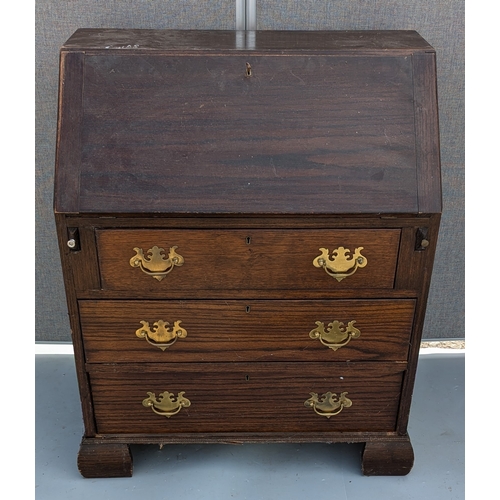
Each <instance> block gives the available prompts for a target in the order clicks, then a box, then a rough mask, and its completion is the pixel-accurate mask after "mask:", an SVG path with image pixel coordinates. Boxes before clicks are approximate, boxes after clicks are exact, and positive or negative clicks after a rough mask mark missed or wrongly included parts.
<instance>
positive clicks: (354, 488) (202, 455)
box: [35, 349, 465, 500]
mask: <svg viewBox="0 0 500 500" xmlns="http://www.w3.org/2000/svg"><path fill="white" fill-rule="evenodd" d="M421 352H422V354H421V357H420V364H419V368H418V372H417V380H416V385H415V392H414V399H413V406H412V413H411V418H410V426H409V432H410V437H411V439H412V444H413V448H414V451H415V466H414V468H413V470H412V471H411V473H410V474H409V475H408V476H404V477H364V476H362V475H361V469H360V453H361V445H359V444H336V445H326V444H302V445H296V444H284V445H265V444H259V445H243V446H234V445H172V446H164V447H163V448H162V449H159V447H158V446H133V447H132V448H131V449H132V453H133V458H134V475H133V477H132V478H124V479H83V478H82V477H81V476H80V475H79V473H78V470H77V468H76V456H77V452H78V449H79V444H80V439H81V436H82V431H83V424H82V419H81V412H80V404H79V398H78V393H77V383H76V377H75V370H74V366H73V357H72V355H71V354H37V355H36V477H35V486H36V490H35V493H36V499H37V500H59V499H61V500H72V499H86V500H87V499H89V498H95V499H99V500H101V499H105V500H114V499H120V500H128V499H134V500H136V499H139V498H147V499H148V500H163V499H167V498H169V499H170V498H183V499H187V498H189V499H191V500H208V499H210V500H212V499H213V500H235V499H241V500H267V499H269V500H281V499H283V500H295V499H301V500H302V499H303V500H309V499H313V498H314V500H323V499H324V500H326V499H328V500H332V499H334V500H337V499H338V500H362V499H365V498H366V499H368V498H369V499H370V500H393V499H394V500H406V499H408V500H410V499H415V500H424V499H425V500H462V499H463V498H464V496H465V493H464V491H465V486H464V462H465V459H464V440H465V438H464V411H465V397H464V371H465V351H464V350H457V349H451V350H450V349H446V350H442V349H441V350H440V349H423V350H422V351H421Z"/></svg>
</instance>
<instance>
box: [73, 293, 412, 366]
mask: <svg viewBox="0 0 500 500" xmlns="http://www.w3.org/2000/svg"><path fill="white" fill-rule="evenodd" d="M79 308H80V316H81V327H82V332H83V338H84V344H85V354H86V359H87V361H88V362H90V363H130V362H186V361H188V362H190V361H195V362H207V361H209V362H216V361H273V360H275V361H337V360H339V361H346V360H353V361H354V360H394V361H397V360H400V361H403V360H405V359H406V356H407V352H408V346H409V342H410V333H411V328H412V322H413V315H414V308H415V301H414V300H409V299H408V300H406V299H405V300H403V299H401V300H316V301H303V300H292V301H280V300H276V301H264V300H261V301H258V300H254V301H237V300H235V301H174V300H172V301H95V300H84V301H80V302H79Z"/></svg>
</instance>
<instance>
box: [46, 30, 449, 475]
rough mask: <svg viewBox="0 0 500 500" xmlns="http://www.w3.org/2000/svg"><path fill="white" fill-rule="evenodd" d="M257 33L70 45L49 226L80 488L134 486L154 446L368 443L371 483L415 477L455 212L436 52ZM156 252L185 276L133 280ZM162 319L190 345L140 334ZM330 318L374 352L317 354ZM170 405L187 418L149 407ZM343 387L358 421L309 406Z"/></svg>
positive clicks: (103, 38)
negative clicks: (442, 257) (444, 218)
mask: <svg viewBox="0 0 500 500" xmlns="http://www.w3.org/2000/svg"><path fill="white" fill-rule="evenodd" d="M242 35H243V33H242V32H239V33H238V32H231V31H225V32H220V31H171V30H164V31H159V30H115V29H82V30H78V31H77V32H76V33H75V34H74V36H73V37H71V39H70V40H69V41H68V42H67V43H66V44H65V46H64V47H63V48H62V50H61V67H60V68H61V75H60V93H59V105H60V109H59V120H58V137H57V159H56V173H55V191H54V209H55V216H56V228H57V234H58V241H59V246H60V255H61V262H62V269H63V274H64V283H65V287H66V294H67V301H68V311H69V318H70V324H71V329H72V339H73V343H74V351H75V362H76V369H77V376H78V384H79V389H80V397H81V401H82V411H83V420H84V426H85V430H84V438H83V440H82V445H81V450H80V453H79V458H78V466H79V469H80V471H81V473H82V475H83V476H84V477H121V476H130V475H131V474H132V458H131V455H130V450H129V447H128V446H129V444H141V443H157V444H167V443H249V442H289V443H290V442H329V443H334V442H358V443H363V442H365V443H366V446H365V449H364V453H363V459H362V468H363V473H364V474H365V475H381V474H384V475H404V474H407V473H408V472H409V470H410V469H411V467H412V465H413V450H412V447H411V443H410V440H409V437H408V435H407V426H408V418H409V413H410V406H411V397H412V391H413V386H414V381H415V373H416V369H417V363H418V354H419V345H420V340H421V336H422V329H423V324H424V319H425V309H426V302H427V297H428V290H429V285H430V280H431V274H432V264H433V260H434V253H435V251H436V243H437V238H438V229H439V221H440V211H441V185H440V168H439V135H438V121H437V120H438V117H437V109H438V108H437V97H436V69H435V53H434V49H433V48H432V47H431V46H430V45H429V44H428V43H427V42H426V41H425V40H423V39H422V38H421V37H420V36H419V35H418V34H417V33H416V32H414V31H349V32H345V31H343V32H328V31H324V32H297V31H294V32H257V33H256V36H255V39H252V37H245V36H242ZM252 40H253V41H252ZM248 66H250V67H251V69H252V75H251V76H248V75H247V73H246V70H247V68H248ZM422 227H425V228H426V239H427V240H428V241H429V245H428V246H427V247H425V248H423V247H422V246H421V245H418V244H417V237H418V236H417V235H418V230H419V228H422ZM68 228H72V230H74V231H77V234H78V237H79V243H80V247H79V248H78V249H75V250H71V249H70V248H69V247H68V246H67V239H68V234H69V233H68ZM154 245H157V246H160V247H163V248H165V250H167V251H168V249H169V248H170V247H171V246H174V245H175V246H177V247H178V248H177V251H178V253H179V254H181V255H182V256H183V257H184V259H185V261H184V265H183V266H182V267H176V268H175V269H174V270H173V271H172V272H171V273H170V274H168V275H167V276H166V277H165V279H164V280H163V281H160V282H159V281H156V280H154V279H153V278H152V277H151V276H147V275H146V274H144V273H142V272H141V270H140V269H138V268H133V267H131V266H130V264H129V261H130V259H131V257H133V256H134V255H135V252H134V250H133V249H134V247H138V248H142V249H143V250H144V252H147V250H148V249H149V248H151V247H153V246H154ZM340 246H344V247H346V248H349V249H350V250H351V251H354V250H355V249H356V248H357V247H363V250H362V254H363V255H364V256H365V257H366V258H367V260H368V265H367V266H366V267H365V268H362V269H358V270H357V271H356V273H355V274H353V275H352V276H350V277H347V278H345V279H344V280H343V281H341V282H337V281H336V280H335V279H334V278H332V277H330V276H328V275H327V273H326V272H325V271H324V270H323V269H318V268H315V267H314V266H313V265H312V261H313V259H314V258H315V257H317V256H318V255H319V253H320V251H319V249H320V248H321V247H325V248H328V249H329V250H330V252H331V251H333V250H334V249H335V248H338V247H340ZM160 319H161V320H163V321H168V322H170V323H173V322H174V321H176V320H181V321H182V326H183V327H185V328H186V329H187V331H188V335H187V337H186V338H183V339H179V340H177V342H176V343H175V344H174V345H172V346H171V347H169V348H168V349H166V350H165V351H161V350H160V349H158V348H157V347H154V346H151V345H150V344H148V343H147V342H146V341H145V340H144V339H140V338H138V337H137V336H136V335H135V331H136V330H137V329H139V327H140V326H141V324H140V321H148V322H149V323H150V324H153V323H154V322H155V321H158V320H160ZM334 320H338V321H342V322H343V323H344V324H347V323H348V322H349V321H352V320H354V321H356V323H355V326H356V327H357V328H359V329H360V331H361V336H360V337H359V338H357V339H352V340H351V342H350V343H349V344H347V345H346V346H344V347H342V348H340V349H339V350H337V351H333V350H331V349H329V348H328V347H326V346H324V345H322V344H321V343H320V342H319V341H318V340H317V339H311V338H310V337H309V332H310V331H311V330H312V329H313V328H314V327H315V322H316V321H323V322H325V323H328V322H331V321H334ZM164 391H169V392H172V393H174V395H177V393H178V392H180V391H185V396H186V397H188V398H189V399H190V401H191V405H190V406H189V407H186V408H183V409H182V410H181V411H180V412H179V414H177V415H174V416H172V417H171V418H165V417H162V416H159V415H156V414H155V413H154V412H152V410H151V409H150V408H146V407H144V406H143V405H142V401H143V399H145V398H146V397H147V392H154V393H155V394H156V395H157V396H159V394H160V393H162V392H164ZM327 391H331V392H335V393H337V394H339V393H341V392H347V393H348V395H347V397H348V398H350V399H351V400H352V402H353V404H352V406H351V407H349V408H344V409H343V410H342V412H340V413H339V414H338V415H336V416H332V417H331V418H330V419H327V418H325V417H323V416H320V415H317V414H316V413H314V411H313V410H312V409H311V408H306V407H305V406H304V401H305V400H306V399H308V398H309V396H310V393H311V392H316V393H318V394H319V395H322V394H324V393H326V392H327Z"/></svg>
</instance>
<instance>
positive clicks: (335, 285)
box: [97, 229, 400, 297]
mask: <svg viewBox="0 0 500 500" xmlns="http://www.w3.org/2000/svg"><path fill="white" fill-rule="evenodd" d="M399 240H400V230H399V229H380V230H276V231H270V230H248V231H246V230H141V229H137V230H136V229H133V230H118V229H117V230H98V231H97V244H98V254H99V266H100V272H101V286H102V288H103V289H105V290H117V291H118V290H119V291H128V292H130V293H133V294H134V297H137V296H144V297H147V296H151V294H153V295H154V296H158V297H162V296H169V297H171V296H172V297H176V296H177V297H180V296H183V295H185V292H187V291H190V290H204V291H206V293H207V294H209V293H210V291H211V290H213V291H215V290H218V291H220V290H227V291H231V290H281V289H284V290H286V289H291V290H293V289H294V290H325V291H331V290H346V289H352V288H354V289H359V288H374V289H390V288H393V287H394V276H395V270H396V263H397V257H398V249H399Z"/></svg>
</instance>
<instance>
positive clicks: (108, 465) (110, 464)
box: [78, 439, 132, 478]
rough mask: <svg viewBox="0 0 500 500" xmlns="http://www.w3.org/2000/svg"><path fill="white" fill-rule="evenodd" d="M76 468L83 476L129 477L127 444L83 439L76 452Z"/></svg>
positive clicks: (130, 462) (130, 459)
mask: <svg viewBox="0 0 500 500" xmlns="http://www.w3.org/2000/svg"><path fill="white" fill-rule="evenodd" d="M78 470H79V471H80V474H81V475H82V476H83V477H87V478H94V477H131V476H132V455H131V453H130V449H129V446H128V444H113V443H103V442H100V441H97V440H91V439H83V440H82V443H81V445H80V452H79V453H78Z"/></svg>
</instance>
